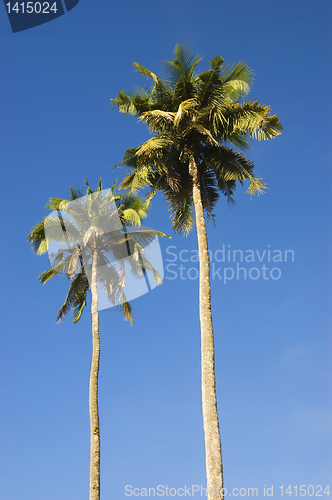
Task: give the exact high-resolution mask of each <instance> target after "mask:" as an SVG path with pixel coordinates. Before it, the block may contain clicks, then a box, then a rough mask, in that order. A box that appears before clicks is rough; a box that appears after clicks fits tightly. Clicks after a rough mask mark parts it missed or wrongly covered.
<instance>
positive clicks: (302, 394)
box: [0, 0, 332, 500]
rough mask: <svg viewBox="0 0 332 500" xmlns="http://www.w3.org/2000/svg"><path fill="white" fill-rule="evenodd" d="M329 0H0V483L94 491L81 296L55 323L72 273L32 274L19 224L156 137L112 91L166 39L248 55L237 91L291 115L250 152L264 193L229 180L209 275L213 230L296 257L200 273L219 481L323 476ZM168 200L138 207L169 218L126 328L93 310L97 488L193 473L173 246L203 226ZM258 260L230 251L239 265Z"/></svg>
mask: <svg viewBox="0 0 332 500" xmlns="http://www.w3.org/2000/svg"><path fill="white" fill-rule="evenodd" d="M331 7H332V5H331V2H329V1H324V0H318V1H310V2H307V1H296V0H293V1H292V0H291V1H287V2H286V1H278V2H277V1H272V0H269V1H260V0H251V1H233V2H230V1H228V2H226V1H206V2H199V1H190V2H189V1H183V0H182V1H179V2H175V1H173V0H170V1H166V2H161V1H152V0H150V1H146V0H144V1H142V0H140V1H122V2H120V1H111V0H109V1H100V0H94V1H91V0H81V1H80V3H79V4H78V5H77V7H75V8H74V9H73V10H72V11H71V12H69V13H68V14H66V15H64V16H63V17H61V18H59V19H56V20H54V21H52V22H51V23H49V24H45V25H43V26H39V27H37V28H34V29H31V30H28V31H25V32H21V33H16V34H12V33H11V31H10V25H9V21H8V19H7V17H6V11H5V8H4V7H1V9H0V43H1V49H0V61H1V62H0V65H1V66H0V67H1V80H0V88H1V97H0V116H1V139H2V142H1V166H2V174H1V185H2V189H1V199H2V217H1V235H2V246H1V255H2V258H1V264H2V271H1V276H2V287H1V307H2V312H1V318H2V321H1V324H2V334H1V347H0V355H1V361H0V371H1V374H0V381H1V382H0V387H1V393H0V401H1V410H0V428H1V433H0V434H1V441H0V443H1V447H0V449H1V453H0V456H1V459H0V460H1V461H0V464H1V467H0V482H1V485H0V491H1V495H0V498H1V500H60V499H61V500H84V499H88V483H89V413H88V381H89V370H90V360H91V317H90V313H89V308H88V307H87V308H86V309H85V311H84V314H83V316H82V319H81V320H80V322H79V323H78V324H76V325H74V324H72V323H71V318H70V316H68V317H67V318H66V319H65V320H64V321H63V322H62V323H61V324H55V317H56V313H57V311H58V309H59V308H60V307H61V305H62V303H63V301H64V298H65V295H66V290H67V287H68V282H67V280H66V279H65V277H64V276H60V277H58V278H56V279H52V280H51V281H50V282H48V283H47V284H46V285H44V286H42V285H41V284H40V283H39V282H38V280H37V276H38V275H39V274H40V273H41V272H42V271H44V270H45V269H46V268H47V267H48V259H47V256H44V257H37V256H35V255H34V254H33V253H32V250H31V248H30V247H29V244H28V243H27V240H26V235H27V233H28V232H29V231H30V230H31V228H32V226H33V225H34V224H36V223H37V222H38V221H39V220H40V219H42V217H43V216H44V215H47V214H48V211H47V210H45V209H44V206H45V204H46V202H47V201H48V199H49V197H50V196H54V197H60V198H61V197H64V198H66V197H67V196H68V193H69V191H68V186H69V185H72V186H76V187H83V185H84V179H85V177H87V178H88V179H89V182H90V185H91V186H92V187H96V186H97V184H98V181H99V177H100V176H102V179H103V185H104V187H105V188H108V187H111V186H112V184H113V182H114V181H115V179H119V180H121V177H122V175H123V173H122V171H121V170H116V171H113V170H112V166H114V165H115V164H116V163H117V162H119V161H120V160H121V159H122V156H123V153H124V151H125V150H126V149H127V148H128V147H133V146H136V145H138V144H140V143H142V142H143V141H144V140H146V139H147V138H148V137H149V134H148V132H147V129H146V127H145V126H144V125H143V124H141V123H137V120H136V118H134V117H129V116H125V115H120V114H119V113H118V111H117V110H116V109H114V108H112V107H111V106H110V101H109V99H110V98H111V97H116V96H117V93H118V91H119V90H120V89H124V90H131V89H133V87H135V85H142V84H144V83H148V82H147V80H145V78H144V77H143V76H142V75H139V74H138V73H135V72H134V71H133V67H132V62H133V61H137V62H139V63H140V64H142V65H143V66H145V67H147V68H149V69H150V70H152V71H154V72H156V73H158V72H159V71H160V70H161V65H160V63H161V61H163V60H167V59H171V57H172V52H173V49H174V46H175V44H176V43H177V42H182V43H184V44H187V45H189V46H190V47H191V48H192V49H193V50H195V51H197V52H199V53H200V54H201V55H202V56H203V61H202V62H201V63H200V66H199V68H198V69H200V70H204V69H205V68H206V67H207V66H208V64H209V60H210V59H211V58H212V57H215V56H217V55H221V56H222V57H223V58H224V59H225V61H227V62H230V63H234V62H237V61H238V60H244V61H246V63H247V64H248V65H249V66H250V67H251V68H252V69H253V70H254V72H255V81H254V84H253V87H252V92H251V93H250V95H249V98H250V99H251V100H254V99H259V100H260V102H262V103H264V104H269V105H270V106H271V109H272V113H276V114H277V115H278V116H279V118H280V120H281V122H282V124H283V127H284V134H283V135H282V136H280V137H278V138H276V139H275V140H273V141H267V142H261V143H259V142H253V144H252V149H251V150H249V151H248V153H247V155H248V157H249V158H250V159H251V160H252V161H253V162H254V163H255V172H256V175H257V176H258V177H262V178H263V179H264V182H266V184H267V185H268V187H269V190H268V191H267V193H266V194H265V195H264V196H261V197H257V196H256V197H253V198H252V199H251V198H250V196H249V195H248V194H246V187H245V186H244V187H241V186H239V187H238V189H237V191H236V194H235V199H236V202H237V203H236V205H235V207H234V208H230V207H229V206H228V205H227V203H226V200H225V199H224V198H221V199H220V201H219V203H218V206H217V208H216V211H215V213H216V220H217V223H216V225H215V226H213V224H212V223H209V224H208V238H209V247H210V249H211V252H212V256H213V261H212V264H214V266H215V267H214V271H215V273H216V270H218V269H219V268H221V271H220V272H221V273H223V269H224V268H225V267H232V268H234V269H235V268H236V263H233V262H231V263H227V262H226V263H223V262H219V263H218V262H217V261H216V260H215V256H216V255H217V256H220V255H221V254H220V252H219V253H217V254H216V252H217V251H218V250H222V249H223V245H225V250H227V249H228V248H230V249H231V250H233V249H240V250H242V251H243V252H245V251H246V250H248V249H251V250H254V251H255V252H256V250H258V252H259V253H260V255H261V254H262V252H264V250H266V254H265V255H267V250H268V249H270V250H271V252H272V250H280V251H281V252H282V254H284V251H285V250H293V252H294V262H292V261H291V259H289V260H288V261H287V262H275V263H273V264H272V263H268V262H267V261H266V257H265V260H264V261H263V263H265V265H266V266H267V267H268V268H269V269H271V268H272V267H277V268H278V269H280V271H281V276H280V279H272V278H270V279H265V280H264V279H263V277H262V276H260V277H259V278H258V279H257V280H254V279H250V278H249V277H248V276H247V279H246V280H244V279H243V278H240V279H238V280H237V279H235V278H234V279H233V280H229V281H228V282H226V284H225V282H224V281H223V280H220V279H219V278H218V275H217V274H215V276H214V279H212V282H211V283H212V306H213V322H214V329H215V344H216V376H217V392H218V408H219V418H220V428H221V436H222V447H223V460H224V476H225V487H226V488H227V489H228V491H229V492H231V489H232V488H250V487H255V488H258V491H259V497H258V498H263V487H264V485H265V486H266V487H271V485H274V497H278V498H279V497H280V491H281V490H280V489H279V487H280V486H282V485H284V487H287V486H289V485H292V486H295V485H298V487H299V486H300V485H301V484H302V485H313V486H316V485H322V486H323V489H324V488H325V487H326V486H327V485H328V484H330V490H331V491H332V475H331V471H332V456H331V455H332V454H331V449H332V446H331V445H332V440H331V437H332V408H331V383H330V380H331V335H330V331H331V314H330V303H331V302H330V301H331V293H330V284H331V266H330V261H329V255H330V252H331V239H330V231H331V225H330V218H331V215H330V214H331V204H330V201H329V183H330V181H331V178H330V168H331V148H330V142H331V131H332V127H331V119H330V115H329V113H330V112H331V111H332V109H331V76H332V75H331V62H332V61H331V47H332V45H331V42H332V37H331V13H332V8H331ZM167 208H168V207H167V205H166V202H165V200H164V199H163V198H162V197H161V195H158V196H157V197H156V199H155V200H154V202H153V206H152V210H151V213H150V215H149V217H148V219H147V221H146V224H147V225H149V226H150V227H153V228H155V229H159V230H161V231H164V232H166V233H168V234H170V235H172V240H167V241H160V244H161V247H162V252H163V258H164V265H165V278H164V284H163V285H162V286H160V287H158V288H156V289H154V290H153V291H151V292H150V293H149V294H147V295H145V296H142V297H140V298H138V299H136V300H135V301H133V302H132V306H133V309H134V321H135V325H134V327H133V328H132V327H131V326H130V324H129V323H126V322H124V321H123V318H122V315H121V312H120V311H118V310H116V309H115V308H112V309H108V310H105V311H101V314H100V333H101V366H100V392H99V401H100V419H101V423H100V425H101V498H102V500H119V499H124V498H128V496H126V495H125V486H126V485H132V486H133V487H137V488H143V487H147V488H148V487H151V488H152V487H157V486H158V485H163V486H166V485H168V487H169V488H171V487H172V488H180V487H183V486H184V485H187V486H191V485H203V486H205V462H204V436H203V427H202V414H201V400H200V397H201V396H200V332H199V318H198V280H195V279H190V276H191V277H194V276H195V271H194V270H191V271H190V269H191V268H197V262H180V251H181V250H187V251H188V252H189V253H187V254H185V253H183V254H181V255H182V257H183V258H185V257H186V256H188V255H190V252H191V251H192V250H195V249H196V248H197V244H196V236H195V232H194V231H193V232H192V233H191V234H190V235H189V236H188V237H187V238H185V237H183V236H181V235H175V234H174V233H173V231H172V228H171V224H170V219H169V213H168V211H167ZM170 245H172V246H173V247H175V248H172V249H169V248H168V247H169V246H170ZM228 245H230V247H228ZM269 245H270V246H269ZM167 248H168V250H167ZM170 251H171V252H172V253H175V254H176V257H177V260H176V262H175V263H174V262H173V263H172V262H170V260H174V259H175V257H174V256H173V255H170V253H169V252H170ZM256 255H257V254H256ZM273 255H276V254H273ZM288 255H290V254H288ZM167 259H169V260H167ZM257 259H258V257H257V258H256V262H251V263H250V262H247V263H245V264H243V263H242V264H243V265H245V267H246V269H247V272H248V273H249V270H250V269H251V268H252V267H257V268H261V266H262V263H260V262H257ZM169 264H173V267H169V268H166V266H167V265H169ZM174 264H175V266H174ZM180 265H182V266H183V267H184V270H182V276H183V278H185V279H181V276H180V272H181V271H180V269H179V266H180ZM171 270H172V271H173V274H172V272H171ZM174 271H176V272H177V277H176V279H171V278H174ZM188 271H189V276H188ZM228 273H229V275H230V274H231V271H228ZM275 273H277V271H275ZM252 275H253V276H256V275H255V271H253V272H252ZM275 276H276V274H275ZM316 492H317V490H316ZM284 496H287V495H284ZM195 497H196V498H200V497H199V496H198V494H196V495H195ZM323 497H327V495H323ZM132 498H133V497H132ZM173 498H180V497H178V496H175V497H173Z"/></svg>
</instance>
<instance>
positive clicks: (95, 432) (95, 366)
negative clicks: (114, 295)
mask: <svg viewBox="0 0 332 500" xmlns="http://www.w3.org/2000/svg"><path fill="white" fill-rule="evenodd" d="M97 257H98V254H97V250H96V249H94V251H93V258H92V273H91V294H92V303H91V315H92V362H91V372H90V390H89V410H90V435H91V441H90V496H89V499H90V500H100V436H99V412H98V372H99V359H100V341H99V315H98V291H97Z"/></svg>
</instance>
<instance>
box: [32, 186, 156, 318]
mask: <svg viewBox="0 0 332 500" xmlns="http://www.w3.org/2000/svg"><path fill="white" fill-rule="evenodd" d="M69 189H70V194H71V197H70V200H65V199H62V198H50V201H49V203H48V204H47V205H46V208H48V209H51V210H53V212H52V213H51V214H50V215H49V216H48V217H45V218H44V219H43V220H42V221H41V222H40V223H38V224H36V226H34V228H33V229H32V231H31V233H30V234H29V235H28V240H29V241H30V242H31V244H32V248H33V250H34V251H35V253H37V255H42V254H44V253H46V252H47V251H48V253H49V256H50V259H51V262H52V268H51V269H48V270H47V271H44V272H43V273H42V274H41V275H40V276H39V280H40V281H41V283H42V284H45V283H46V282H47V281H48V280H49V279H50V278H52V277H53V276H56V275H58V274H60V273H65V274H67V276H68V279H69V280H70V281H71V284H70V287H69V291H68V294H67V297H66V299H65V302H64V304H63V306H62V307H61V309H60V310H59V312H58V315H57V322H59V321H61V320H62V319H63V318H64V317H65V316H66V314H67V313H68V312H69V311H71V312H72V313H73V315H74V319H73V322H74V323H76V322H77V321H78V320H79V319H80V317H81V315H82V312H83V309H84V306H85V305H86V299H87V293H88V291H89V290H90V284H91V268H92V254H93V251H94V249H96V250H97V256H98V261H97V281H98V283H99V293H100V292H106V295H107V298H108V300H109V306H111V305H118V306H119V307H120V308H121V309H122V310H123V313H124V318H125V319H127V320H130V321H131V323H132V322H133V316H132V310H131V306H130V304H129V302H128V300H127V298H126V293H125V283H126V277H125V259H126V262H129V264H130V267H131V272H132V273H133V274H134V275H136V276H138V277H140V276H142V275H143V274H144V273H145V272H147V271H152V272H153V275H154V278H155V281H156V282H158V283H161V278H160V275H159V273H158V271H157V269H155V267H154V266H152V264H151V263H150V262H149V260H148V259H147V257H146V255H145V252H144V248H145V247H146V246H147V245H149V244H150V243H151V242H152V241H153V239H154V238H155V237H156V236H158V235H159V236H165V235H164V234H163V233H161V232H160V231H155V230H152V229H135V226H136V227H137V226H140V225H141V219H142V218H145V217H146V216H147V212H148V209H149V206H148V203H147V202H146V201H144V200H142V199H141V198H138V197H137V196H135V195H133V194H130V193H126V194H125V195H124V194H123V193H119V192H116V191H115V185H113V187H112V188H111V189H109V190H102V184H101V181H100V182H99V186H98V190H97V191H96V192H95V191H93V190H92V189H90V187H89V186H88V187H87V190H86V194H85V193H84V192H83V191H81V190H79V189H77V190H75V189H73V188H69ZM128 257H129V258H128Z"/></svg>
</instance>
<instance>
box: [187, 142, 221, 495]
mask: <svg viewBox="0 0 332 500" xmlns="http://www.w3.org/2000/svg"><path fill="white" fill-rule="evenodd" d="M189 173H190V175H191V177H192V181H193V199H194V207H195V216H196V227H197V240H198V254H199V317H200V324H201V363H202V367H201V369H202V409H203V424H204V436H205V457H206V478H207V490H208V499H209V500H212V499H213V500H222V499H223V489H222V488H223V469H222V459H221V442H220V432H219V421H218V411H217V397H216V381H215V368H214V338H213V327H212V314H211V288H210V260H209V254H208V244H207V235H206V226H205V218H204V210H203V204H202V197H201V190H200V180H199V175H198V162H197V160H196V158H195V154H194V151H193V149H191V150H190V151H189Z"/></svg>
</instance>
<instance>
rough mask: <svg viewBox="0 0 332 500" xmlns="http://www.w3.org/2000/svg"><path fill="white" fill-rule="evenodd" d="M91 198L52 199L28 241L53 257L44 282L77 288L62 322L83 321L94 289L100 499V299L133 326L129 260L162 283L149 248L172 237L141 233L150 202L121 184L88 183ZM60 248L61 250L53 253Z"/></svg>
mask: <svg viewBox="0 0 332 500" xmlns="http://www.w3.org/2000/svg"><path fill="white" fill-rule="evenodd" d="M87 186H88V187H87V190H86V194H85V193H84V192H83V191H80V190H74V189H72V188H69V189H70V193H71V199H70V200H64V199H60V198H51V199H50V201H49V203H48V205H46V208H48V209H51V210H53V212H52V214H51V215H50V216H48V217H45V218H44V219H43V220H42V221H41V222H40V223H39V224H37V225H36V226H34V228H33V229H32V231H31V233H30V234H29V235H28V240H29V241H30V242H31V244H32V248H33V250H34V251H35V253H36V254H37V255H42V254H44V253H46V252H48V253H49V256H50V259H51V262H52V268H51V269H48V270H47V271H44V272H43V273H42V274H41V275H40V276H39V280H40V281H41V283H42V284H45V283H46V282H47V281H48V280H49V279H50V278H52V277H53V276H56V275H58V274H60V273H65V274H67V276H68V279H69V280H70V282H71V284H70V286H69V291H68V293H67V296H66V299H65V301H64V304H63V305H62V307H61V308H60V310H59V312H58V315H57V322H59V321H62V319H63V318H64V317H65V316H66V314H67V313H68V312H69V311H71V312H72V313H73V314H74V319H73V322H74V323H77V321H78V320H79V319H80V317H81V315H82V312H83V309H84V306H85V305H86V300H87V293H88V291H89V290H91V295H92V300H91V316H92V341H93V345H92V363H91V372H90V389H89V409H90V438H91V441H90V443H91V446H90V497H89V498H90V500H99V499H100V433H99V411H98V373H99V360H100V339H99V313H98V297H99V296H100V294H101V293H103V294H104V296H106V297H107V300H108V301H109V302H108V303H109V306H112V305H116V306H119V307H120V308H121V309H122V310H123V313H124V318H125V319H126V320H130V322H131V324H133V316H132V310H131V306H130V304H129V302H128V300H127V298H126V293H125V286H126V266H125V264H126V262H128V263H129V265H130V268H131V272H132V273H133V274H134V275H135V276H138V277H142V276H145V275H146V273H147V272H149V271H151V272H152V273H153V275H154V279H155V282H156V283H161V278H160V275H159V272H158V270H157V269H156V268H155V267H154V266H153V265H152V264H151V263H150V262H149V260H148V258H147V256H146V251H145V250H146V247H147V246H148V245H149V244H150V243H151V242H152V241H153V240H154V239H155V238H156V236H166V235H165V234H164V233H161V232H160V231H155V230H152V229H142V228H140V229H136V228H137V227H139V226H140V225H141V219H143V218H145V217H146V216H147V211H148V208H149V207H148V204H147V202H146V201H143V200H142V199H140V198H138V197H136V196H134V195H132V194H123V193H121V194H119V193H117V192H116V191H115V185H113V187H112V188H111V189H109V190H105V191H103V190H102V184H101V180H100V182H99V186H98V190H97V191H96V192H94V191H92V190H91V189H90V187H89V185H88V183H87ZM53 250H55V251H53Z"/></svg>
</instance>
